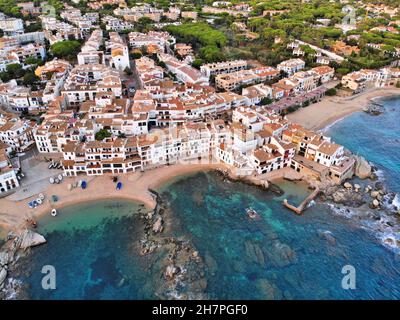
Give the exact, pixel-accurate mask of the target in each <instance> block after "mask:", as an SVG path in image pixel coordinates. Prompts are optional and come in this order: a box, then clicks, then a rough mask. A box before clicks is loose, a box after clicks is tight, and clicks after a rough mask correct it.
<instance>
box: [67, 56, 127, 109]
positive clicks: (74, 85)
mask: <svg viewBox="0 0 400 320" xmlns="http://www.w3.org/2000/svg"><path fill="white" fill-rule="evenodd" d="M97 92H113V93H114V95H115V97H116V98H120V97H122V84H121V79H120V77H119V73H118V71H116V70H113V69H111V68H110V67H108V66H106V65H104V64H84V65H76V66H75V67H74V68H73V69H72V70H71V72H70V73H69V75H68V77H67V79H66V80H65V83H64V87H63V89H62V90H61V94H62V95H63V96H64V97H65V99H66V101H67V104H68V106H70V107H73V106H78V105H80V104H81V103H82V102H84V101H88V100H94V99H95V96H96V93H97Z"/></svg>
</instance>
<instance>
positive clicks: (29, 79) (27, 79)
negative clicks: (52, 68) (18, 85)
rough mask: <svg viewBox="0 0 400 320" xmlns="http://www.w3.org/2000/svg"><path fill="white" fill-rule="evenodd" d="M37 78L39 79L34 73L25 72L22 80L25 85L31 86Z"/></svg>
mask: <svg viewBox="0 0 400 320" xmlns="http://www.w3.org/2000/svg"><path fill="white" fill-rule="evenodd" d="M38 80H39V78H38V77H37V76H36V75H35V73H33V72H27V73H25V75H24V80H23V81H22V82H23V84H24V85H26V86H31V85H33V84H34V83H35V82H36V81H38Z"/></svg>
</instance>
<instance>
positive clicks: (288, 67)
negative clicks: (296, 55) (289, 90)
mask: <svg viewBox="0 0 400 320" xmlns="http://www.w3.org/2000/svg"><path fill="white" fill-rule="evenodd" d="M305 66H306V63H305V62H304V61H303V60H301V59H289V60H286V61H282V62H281V63H279V64H278V65H277V67H276V68H277V69H278V70H279V71H284V72H285V73H286V74H288V75H289V76H291V75H293V74H294V73H296V72H298V71H300V70H302V69H304V67H305Z"/></svg>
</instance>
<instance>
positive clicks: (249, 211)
mask: <svg viewBox="0 0 400 320" xmlns="http://www.w3.org/2000/svg"><path fill="white" fill-rule="evenodd" d="M246 213H247V215H248V216H249V218H250V219H255V218H258V217H259V215H258V213H257V211H256V210H254V209H253V208H247V209H246Z"/></svg>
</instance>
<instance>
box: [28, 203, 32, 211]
mask: <svg viewBox="0 0 400 320" xmlns="http://www.w3.org/2000/svg"><path fill="white" fill-rule="evenodd" d="M28 207H29V208H31V209H33V201H31V202H28Z"/></svg>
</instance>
